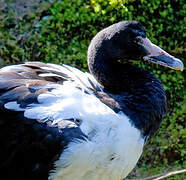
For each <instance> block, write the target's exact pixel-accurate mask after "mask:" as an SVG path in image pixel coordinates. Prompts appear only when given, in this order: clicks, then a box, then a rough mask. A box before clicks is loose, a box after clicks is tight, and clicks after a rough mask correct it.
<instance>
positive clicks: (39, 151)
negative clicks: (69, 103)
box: [0, 62, 86, 180]
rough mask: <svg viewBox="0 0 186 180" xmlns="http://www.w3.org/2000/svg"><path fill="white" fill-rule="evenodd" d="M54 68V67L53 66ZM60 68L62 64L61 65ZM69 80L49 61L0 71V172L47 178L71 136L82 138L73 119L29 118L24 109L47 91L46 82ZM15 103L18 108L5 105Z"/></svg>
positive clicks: (24, 177) (17, 176) (22, 178)
mask: <svg viewBox="0 0 186 180" xmlns="http://www.w3.org/2000/svg"><path fill="white" fill-rule="evenodd" d="M56 67H57V66H56ZM63 68H64V67H63ZM65 81H73V79H71V77H69V76H68V75H67V73H63V72H61V71H60V68H59V69H57V68H56V69H55V68H54V67H53V66H52V65H50V64H45V63H40V62H31V63H25V64H22V65H15V66H8V67H5V68H2V69H1V70H0V143H1V145H0V174H1V176H2V177H3V175H4V177H6V179H7V180H9V179H11V180H12V179H19V180H29V179H32V180H37V179H40V180H45V179H46V180H47V179H48V173H49V171H50V170H52V169H53V168H54V166H53V163H54V162H55V160H57V159H58V158H59V156H60V155H61V153H62V152H63V150H64V149H65V147H66V146H67V145H68V143H69V142H71V141H73V139H74V138H79V139H86V137H85V135H84V134H83V133H82V131H81V130H80V128H79V127H78V125H76V124H75V123H74V121H73V119H68V120H62V121H60V122H58V123H55V124H53V119H52V118H51V119H47V120H46V119H45V120H39V119H29V118H26V117H25V116H24V108H25V107H28V106H29V105H30V104H32V103H38V99H37V98H38V96H39V95H40V94H42V93H46V92H49V91H51V89H50V88H49V87H47V86H48V85H50V84H63V83H64V82H65ZM14 101H15V102H17V104H18V105H19V107H20V109H18V110H16V111H12V110H10V109H7V108H6V104H7V103H9V102H14Z"/></svg>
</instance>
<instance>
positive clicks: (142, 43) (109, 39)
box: [89, 21, 183, 70]
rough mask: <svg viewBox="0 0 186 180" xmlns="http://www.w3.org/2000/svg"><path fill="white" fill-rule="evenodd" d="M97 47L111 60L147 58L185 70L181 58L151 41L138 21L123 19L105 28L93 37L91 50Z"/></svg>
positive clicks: (127, 60) (97, 49)
mask: <svg viewBox="0 0 186 180" xmlns="http://www.w3.org/2000/svg"><path fill="white" fill-rule="evenodd" d="M95 47H96V51H97V52H98V53H99V52H102V54H104V53H105V54H106V55H107V58H108V59H109V60H111V61H118V60H119V61H120V62H122V61H123V62H129V61H131V60H142V61H143V60H145V61H150V62H153V63H157V64H160V65H163V66H167V67H169V68H172V69H176V70H183V63H182V62H181V61H180V60H178V59H176V58H174V57H173V56H171V55H169V54H168V53H166V52H165V51H164V50H162V49H161V48H159V47H158V46H156V45H154V44H153V43H151V41H150V40H149V39H148V38H147V37H146V32H145V28H144V27H143V26H142V25H141V23H139V22H137V21H122V22H119V23H116V24H113V25H111V26H109V27H107V28H105V29H103V30H102V31H100V32H99V33H98V34H97V35H96V36H95V37H94V38H93V40H92V42H91V45H90V47H89V51H91V49H92V48H95ZM103 52H104V53H103Z"/></svg>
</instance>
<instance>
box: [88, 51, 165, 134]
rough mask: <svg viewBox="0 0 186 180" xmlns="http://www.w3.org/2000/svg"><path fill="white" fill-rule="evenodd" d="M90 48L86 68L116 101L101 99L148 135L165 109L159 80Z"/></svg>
mask: <svg viewBox="0 0 186 180" xmlns="http://www.w3.org/2000/svg"><path fill="white" fill-rule="evenodd" d="M89 50H90V49H89ZM90 52H91V53H89V54H88V60H89V69H90V72H91V73H92V74H93V75H94V77H95V78H96V79H97V81H98V82H99V83H100V84H101V85H102V86H103V87H104V90H105V92H107V94H108V96H109V97H110V98H112V99H114V101H115V102H116V104H119V105H118V106H115V107H114V105H113V104H110V103H109V102H107V101H105V100H102V102H104V103H105V104H107V105H108V106H110V107H111V108H113V109H114V110H115V111H116V112H118V111H123V112H124V113H125V114H126V115H127V116H128V117H129V118H130V119H131V122H132V124H134V126H135V127H136V128H138V129H139V130H140V131H141V132H142V135H143V136H145V137H147V136H152V135H153V134H154V133H155V132H156V131H157V129H158V128H159V125H160V122H161V119H162V117H163V115H164V114H165V113H166V96H165V92H164V89H163V87H162V84H161V82H160V80H159V79H157V78H156V77H155V75H154V74H153V73H151V72H148V71H146V70H144V69H141V68H137V67H135V66H132V65H131V64H129V63H125V64H121V63H119V61H117V60H116V59H115V60H113V59H111V58H109V57H108V55H106V53H104V52H103V51H100V52H99V51H97V53H96V54H94V52H96V51H94V50H93V51H91V50H90ZM98 96H99V95H98Z"/></svg>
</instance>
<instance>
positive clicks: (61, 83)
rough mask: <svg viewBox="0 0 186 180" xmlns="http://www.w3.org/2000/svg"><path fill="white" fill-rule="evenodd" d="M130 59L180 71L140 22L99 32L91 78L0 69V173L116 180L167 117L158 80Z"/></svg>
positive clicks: (36, 65) (45, 69)
mask: <svg viewBox="0 0 186 180" xmlns="http://www.w3.org/2000/svg"><path fill="white" fill-rule="evenodd" d="M134 61H138V62H139V61H141V62H144V63H147V64H148V63H155V64H159V65H161V66H165V67H168V68H171V69H174V70H181V71H182V70H183V68H184V65H183V63H182V61H181V60H179V59H177V58H175V57H173V56H171V55H170V54H168V53H167V52H166V51H164V50H163V49H161V48H160V47H158V46H156V45H155V44H153V43H152V42H151V41H150V40H149V39H148V38H147V36H146V31H145V28H144V26H142V24H141V23H140V22H138V21H135V20H131V21H120V22H117V23H115V24H112V25H110V26H108V27H106V28H104V29H102V30H101V31H100V32H98V33H97V34H96V35H95V37H93V39H92V40H91V42H90V45H89V47H88V52H87V62H88V68H89V72H82V71H80V70H78V69H76V68H75V67H71V66H69V65H64V64H62V65H57V64H53V63H44V62H39V61H38V62H35V61H30V62H24V63H22V64H18V65H8V66H5V67H2V68H1V69H0V117H1V118H0V142H1V146H0V174H1V176H4V177H5V179H6V180H10V179H11V180H12V179H19V180H33V179H34V180H47V179H48V180H121V179H123V178H125V177H126V176H127V175H128V174H129V173H130V172H131V171H132V169H133V168H134V167H135V166H136V163H137V162H138V160H139V158H140V156H141V154H142V152H143V148H144V145H145V144H146V143H147V142H148V140H149V139H150V138H151V137H152V136H153V135H154V134H155V133H156V132H157V130H158V128H159V127H160V124H161V121H162V118H163V116H164V115H166V112H167V103H166V94H165V91H164V89H163V85H162V83H161V81H160V80H159V79H158V78H157V77H156V76H155V75H154V74H153V73H152V72H150V71H147V70H145V69H142V68H139V67H136V66H135V65H134V63H133V62H134Z"/></svg>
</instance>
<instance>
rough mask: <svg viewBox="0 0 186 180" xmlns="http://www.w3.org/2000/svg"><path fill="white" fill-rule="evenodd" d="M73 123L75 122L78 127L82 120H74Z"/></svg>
mask: <svg viewBox="0 0 186 180" xmlns="http://www.w3.org/2000/svg"><path fill="white" fill-rule="evenodd" d="M74 122H75V123H76V124H77V125H78V126H80V125H81V123H82V120H81V119H75V118H74Z"/></svg>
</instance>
